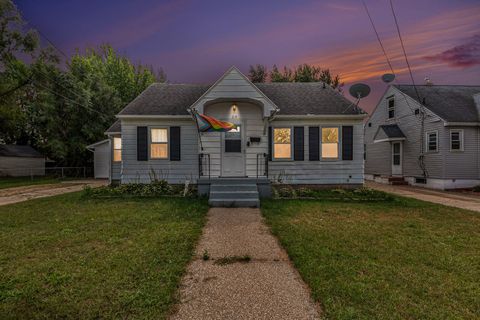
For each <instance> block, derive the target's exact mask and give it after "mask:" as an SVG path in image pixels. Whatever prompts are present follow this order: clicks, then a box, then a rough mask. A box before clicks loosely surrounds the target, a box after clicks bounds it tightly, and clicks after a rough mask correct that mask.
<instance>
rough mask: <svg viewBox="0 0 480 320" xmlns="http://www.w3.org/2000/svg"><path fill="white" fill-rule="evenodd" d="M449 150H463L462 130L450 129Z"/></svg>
mask: <svg viewBox="0 0 480 320" xmlns="http://www.w3.org/2000/svg"><path fill="white" fill-rule="evenodd" d="M450 151H463V130H450Z"/></svg>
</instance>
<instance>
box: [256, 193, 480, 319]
mask: <svg viewBox="0 0 480 320" xmlns="http://www.w3.org/2000/svg"><path fill="white" fill-rule="evenodd" d="M262 212H263V214H264V216H265V217H266V220H267V222H268V224H269V225H270V226H271V228H272V231H273V233H274V234H275V235H276V236H278V237H279V239H280V241H281V243H282V245H283V246H284V247H285V248H286V250H287V251H288V254H289V256H290V258H291V259H292V261H293V263H294V264H295V266H296V267H297V268H298V270H299V272H300V274H301V275H302V277H303V278H304V279H305V281H306V282H307V283H308V284H309V285H310V287H311V289H312V294H313V297H314V299H315V300H316V301H318V302H320V304H321V306H322V309H323V311H324V313H325V315H326V317H327V318H328V319H478V315H480V214H478V213H474V212H471V211H466V210H461V209H455V208H451V207H445V206H441V205H435V204H431V203H427V202H421V201H417V200H413V199H406V198H399V197H395V198H394V200H393V201H376V202H355V201H343V202H342V201H319V200H274V201H273V200H270V201H263V202H262Z"/></svg>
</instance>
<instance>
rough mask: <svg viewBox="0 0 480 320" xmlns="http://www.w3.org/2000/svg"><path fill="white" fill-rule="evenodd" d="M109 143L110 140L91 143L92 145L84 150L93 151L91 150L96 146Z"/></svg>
mask: <svg viewBox="0 0 480 320" xmlns="http://www.w3.org/2000/svg"><path fill="white" fill-rule="evenodd" d="M109 141H110V139H104V140H102V141H98V142H95V143H92V144H90V145H88V146H86V147H85V148H87V150H89V151H93V150H92V149H95V147H96V146H98V145H101V144H104V143H106V142H109Z"/></svg>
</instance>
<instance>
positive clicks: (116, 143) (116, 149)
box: [113, 137, 122, 162]
mask: <svg viewBox="0 0 480 320" xmlns="http://www.w3.org/2000/svg"><path fill="white" fill-rule="evenodd" d="M113 161H114V162H120V161H122V138H118V137H114V138H113Z"/></svg>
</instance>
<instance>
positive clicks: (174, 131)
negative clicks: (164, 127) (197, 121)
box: [170, 127, 180, 161]
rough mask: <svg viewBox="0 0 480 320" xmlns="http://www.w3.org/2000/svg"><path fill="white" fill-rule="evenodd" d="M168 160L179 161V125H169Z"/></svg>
mask: <svg viewBox="0 0 480 320" xmlns="http://www.w3.org/2000/svg"><path fill="white" fill-rule="evenodd" d="M170 160H171V161H180V127H170Z"/></svg>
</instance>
